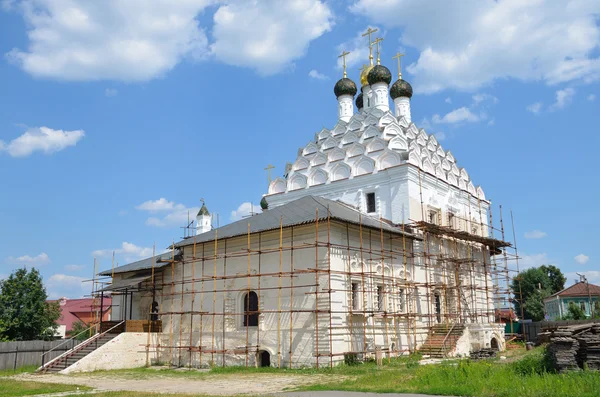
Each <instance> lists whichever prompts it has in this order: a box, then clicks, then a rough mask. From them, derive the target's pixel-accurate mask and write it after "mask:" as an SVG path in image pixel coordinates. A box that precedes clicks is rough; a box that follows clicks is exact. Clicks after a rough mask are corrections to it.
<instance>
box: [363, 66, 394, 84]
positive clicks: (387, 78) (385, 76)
mask: <svg viewBox="0 0 600 397" xmlns="http://www.w3.org/2000/svg"><path fill="white" fill-rule="evenodd" d="M367 81H368V82H369V85H373V84H375V83H386V84H388V85H389V84H390V83H391V82H392V73H391V72H390V70H389V69H388V68H386V67H385V66H383V65H375V66H373V69H371V71H370V72H369V74H368V75H367Z"/></svg>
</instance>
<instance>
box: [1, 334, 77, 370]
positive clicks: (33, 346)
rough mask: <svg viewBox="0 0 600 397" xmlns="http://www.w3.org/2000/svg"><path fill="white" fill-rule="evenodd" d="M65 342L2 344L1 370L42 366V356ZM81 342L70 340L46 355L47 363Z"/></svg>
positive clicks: (35, 341)
mask: <svg viewBox="0 0 600 397" xmlns="http://www.w3.org/2000/svg"><path fill="white" fill-rule="evenodd" d="M63 342H65V341H64V340H54V341H43V340H28V341H19V342H1V343H0V370H3V369H9V370H10V369H13V370H14V369H17V368H20V367H24V366H27V365H36V366H40V365H42V354H44V353H45V352H47V351H48V350H50V349H52V348H54V347H56V346H58V345H60V344H61V343H63ZM79 343H80V341H76V340H70V341H68V342H67V343H65V344H64V345H62V346H60V347H58V348H57V349H56V350H54V351H52V352H51V353H49V354H47V355H46V359H45V360H46V362H48V361H50V360H52V359H53V358H55V357H58V356H59V355H61V354H63V353H64V352H65V351H67V350H71V349H72V348H73V347H75V346H77V345H78V344H79Z"/></svg>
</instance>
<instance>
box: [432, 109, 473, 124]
mask: <svg viewBox="0 0 600 397" xmlns="http://www.w3.org/2000/svg"><path fill="white" fill-rule="evenodd" d="M480 119H481V118H480V116H478V115H476V114H473V113H472V112H471V110H470V109H469V108H467V107H465V106H463V107H461V108H458V109H454V110H453V111H451V112H450V113H447V114H446V115H444V117H440V115H439V114H434V115H433V117H432V118H431V120H432V121H433V122H434V123H437V124H456V123H462V122H470V123H475V122H477V121H479V120H480Z"/></svg>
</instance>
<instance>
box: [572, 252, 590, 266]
mask: <svg viewBox="0 0 600 397" xmlns="http://www.w3.org/2000/svg"><path fill="white" fill-rule="evenodd" d="M574 259H575V262H577V263H579V264H580V265H585V264H586V263H587V262H588V261H589V260H590V257H589V256H587V255H584V254H579V255H577V256H575V258H574Z"/></svg>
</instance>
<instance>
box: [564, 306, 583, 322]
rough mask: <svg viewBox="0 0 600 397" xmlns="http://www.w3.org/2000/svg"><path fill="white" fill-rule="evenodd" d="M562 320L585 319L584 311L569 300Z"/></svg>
mask: <svg viewBox="0 0 600 397" xmlns="http://www.w3.org/2000/svg"><path fill="white" fill-rule="evenodd" d="M562 319H563V320H585V319H586V316H585V312H584V311H583V309H582V308H581V307H580V306H578V305H576V304H575V303H573V302H569V309H568V313H567V314H566V315H564V316H563V318H562Z"/></svg>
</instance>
